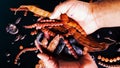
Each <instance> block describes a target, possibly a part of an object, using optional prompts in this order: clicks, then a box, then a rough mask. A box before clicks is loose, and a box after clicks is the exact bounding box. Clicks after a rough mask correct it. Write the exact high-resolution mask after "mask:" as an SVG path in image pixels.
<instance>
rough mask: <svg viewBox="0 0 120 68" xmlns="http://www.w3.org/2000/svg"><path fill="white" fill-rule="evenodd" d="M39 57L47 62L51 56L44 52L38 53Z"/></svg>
mask: <svg viewBox="0 0 120 68" xmlns="http://www.w3.org/2000/svg"><path fill="white" fill-rule="evenodd" d="M37 57H38V58H39V59H41V60H43V61H44V62H46V61H47V60H49V56H48V55H47V54H44V53H40V54H38V55H37Z"/></svg>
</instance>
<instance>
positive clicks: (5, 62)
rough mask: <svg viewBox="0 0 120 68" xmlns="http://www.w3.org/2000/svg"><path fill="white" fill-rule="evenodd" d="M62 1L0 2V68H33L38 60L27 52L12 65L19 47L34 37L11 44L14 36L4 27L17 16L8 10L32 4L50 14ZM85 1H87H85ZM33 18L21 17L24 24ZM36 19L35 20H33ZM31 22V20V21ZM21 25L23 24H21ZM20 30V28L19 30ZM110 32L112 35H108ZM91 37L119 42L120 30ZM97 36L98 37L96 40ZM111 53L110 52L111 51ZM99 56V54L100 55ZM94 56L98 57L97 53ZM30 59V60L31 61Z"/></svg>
mask: <svg viewBox="0 0 120 68" xmlns="http://www.w3.org/2000/svg"><path fill="white" fill-rule="evenodd" d="M63 1H64V0H1V1H0V9H1V10H0V68H34V65H35V64H36V63H37V60H38V58H37V57H36V54H35V53H34V52H30V53H29V52H28V53H25V54H24V55H22V56H21V57H22V59H20V62H21V63H19V64H18V65H14V64H13V62H14V58H15V56H16V54H17V53H18V52H19V49H18V48H19V45H23V46H24V47H29V45H28V44H29V43H32V41H33V40H30V39H31V38H34V37H29V36H27V38H25V39H24V40H22V41H19V42H15V43H14V44H12V42H13V41H14V39H15V36H14V35H10V34H9V33H7V32H6V26H7V25H8V24H9V23H15V21H16V19H17V18H19V16H15V15H14V13H13V12H11V11H10V10H9V8H11V7H19V6H20V5H24V4H28V5H29V4H33V5H37V6H39V7H40V8H42V9H45V10H47V11H50V12H52V11H53V9H54V7H55V6H56V5H57V4H59V3H60V2H63ZM86 1H87V0H86ZM32 18H33V17H32V16H29V17H27V18H26V17H23V18H22V19H24V20H25V21H23V22H24V23H25V24H26V23H28V22H29V23H31V19H32ZM34 19H36V18H34ZM32 21H33V20H32ZM22 24H23V23H22ZM20 29H21V28H20ZM110 32H112V34H111V33H110ZM25 33H26V32H24V31H22V29H21V34H25ZM91 36H92V37H94V38H96V40H97V41H104V37H106V36H107V37H110V38H112V39H114V40H116V41H118V42H119V40H120V39H119V38H120V28H119V27H117V28H103V29H100V30H97V31H96V32H95V33H93V34H91ZM98 36H99V37H100V38H99V39H98ZM111 52H112V50H111ZM100 54H101V53H100ZM119 54H120V53H119ZM95 55H98V53H97V54H96V53H95ZM31 59H32V60H31Z"/></svg>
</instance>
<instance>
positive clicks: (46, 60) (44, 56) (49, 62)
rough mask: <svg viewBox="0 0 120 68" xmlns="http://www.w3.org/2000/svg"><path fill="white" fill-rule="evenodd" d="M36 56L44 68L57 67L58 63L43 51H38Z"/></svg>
mask: <svg viewBox="0 0 120 68" xmlns="http://www.w3.org/2000/svg"><path fill="white" fill-rule="evenodd" d="M37 57H38V58H40V59H41V60H42V61H43V63H44V65H45V68H58V64H57V62H55V60H54V58H53V57H52V56H49V55H47V54H44V53H40V54H38V55H37Z"/></svg>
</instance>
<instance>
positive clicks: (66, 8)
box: [50, 1, 100, 34]
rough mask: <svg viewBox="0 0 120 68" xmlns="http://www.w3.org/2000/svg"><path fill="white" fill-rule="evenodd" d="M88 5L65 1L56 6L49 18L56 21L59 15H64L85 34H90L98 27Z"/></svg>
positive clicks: (80, 2)
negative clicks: (73, 21)
mask: <svg viewBox="0 0 120 68" xmlns="http://www.w3.org/2000/svg"><path fill="white" fill-rule="evenodd" d="M90 5H91V4H90V3H87V2H82V1H66V2H64V3H61V4H60V5H58V6H56V8H55V10H54V12H53V13H52V15H51V16H50V18H51V19H58V18H59V16H60V15H61V14H64V13H66V14H67V15H68V16H69V17H70V18H72V19H74V20H75V21H77V22H78V23H79V25H80V26H81V27H82V28H83V29H84V30H85V32H86V33H87V34H91V33H93V32H94V31H96V30H97V29H99V28H100V27H99V25H97V24H96V21H95V19H94V16H93V14H92V11H91V10H92V8H91V6H90Z"/></svg>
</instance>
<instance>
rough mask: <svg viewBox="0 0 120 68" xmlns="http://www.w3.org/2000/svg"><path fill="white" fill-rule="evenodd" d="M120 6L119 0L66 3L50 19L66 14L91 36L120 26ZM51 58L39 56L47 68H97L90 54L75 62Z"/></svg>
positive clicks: (43, 55) (60, 5)
mask: <svg viewBox="0 0 120 68" xmlns="http://www.w3.org/2000/svg"><path fill="white" fill-rule="evenodd" d="M119 6H120V1H119V0H102V1H99V2H94V3H87V2H82V1H66V2H64V3H62V4H59V5H58V6H57V7H56V8H55V10H54V12H53V14H52V15H51V17H50V18H51V19H58V18H59V16H60V15H61V14H63V13H66V14H67V15H68V16H69V17H70V18H72V19H74V20H76V21H77V22H78V23H79V25H80V26H81V27H82V28H83V29H84V30H85V32H86V33H87V34H91V33H93V32H94V31H96V30H98V29H100V28H103V27H118V26H120V23H119V20H120V17H119V16H120V8H119ZM113 18H114V19H113ZM49 57H50V56H48V55H46V54H38V58H40V59H41V60H43V62H44V64H45V66H46V68H66V67H67V68H68V67H69V68H72V67H73V66H74V67H73V68H97V65H96V64H95V62H94V61H93V59H92V58H91V56H90V55H89V54H88V53H87V54H85V55H84V56H83V57H81V59H80V60H78V61H74V62H67V61H61V60H57V61H56V60H55V59H48V58H49ZM52 58H53V57H52Z"/></svg>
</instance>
